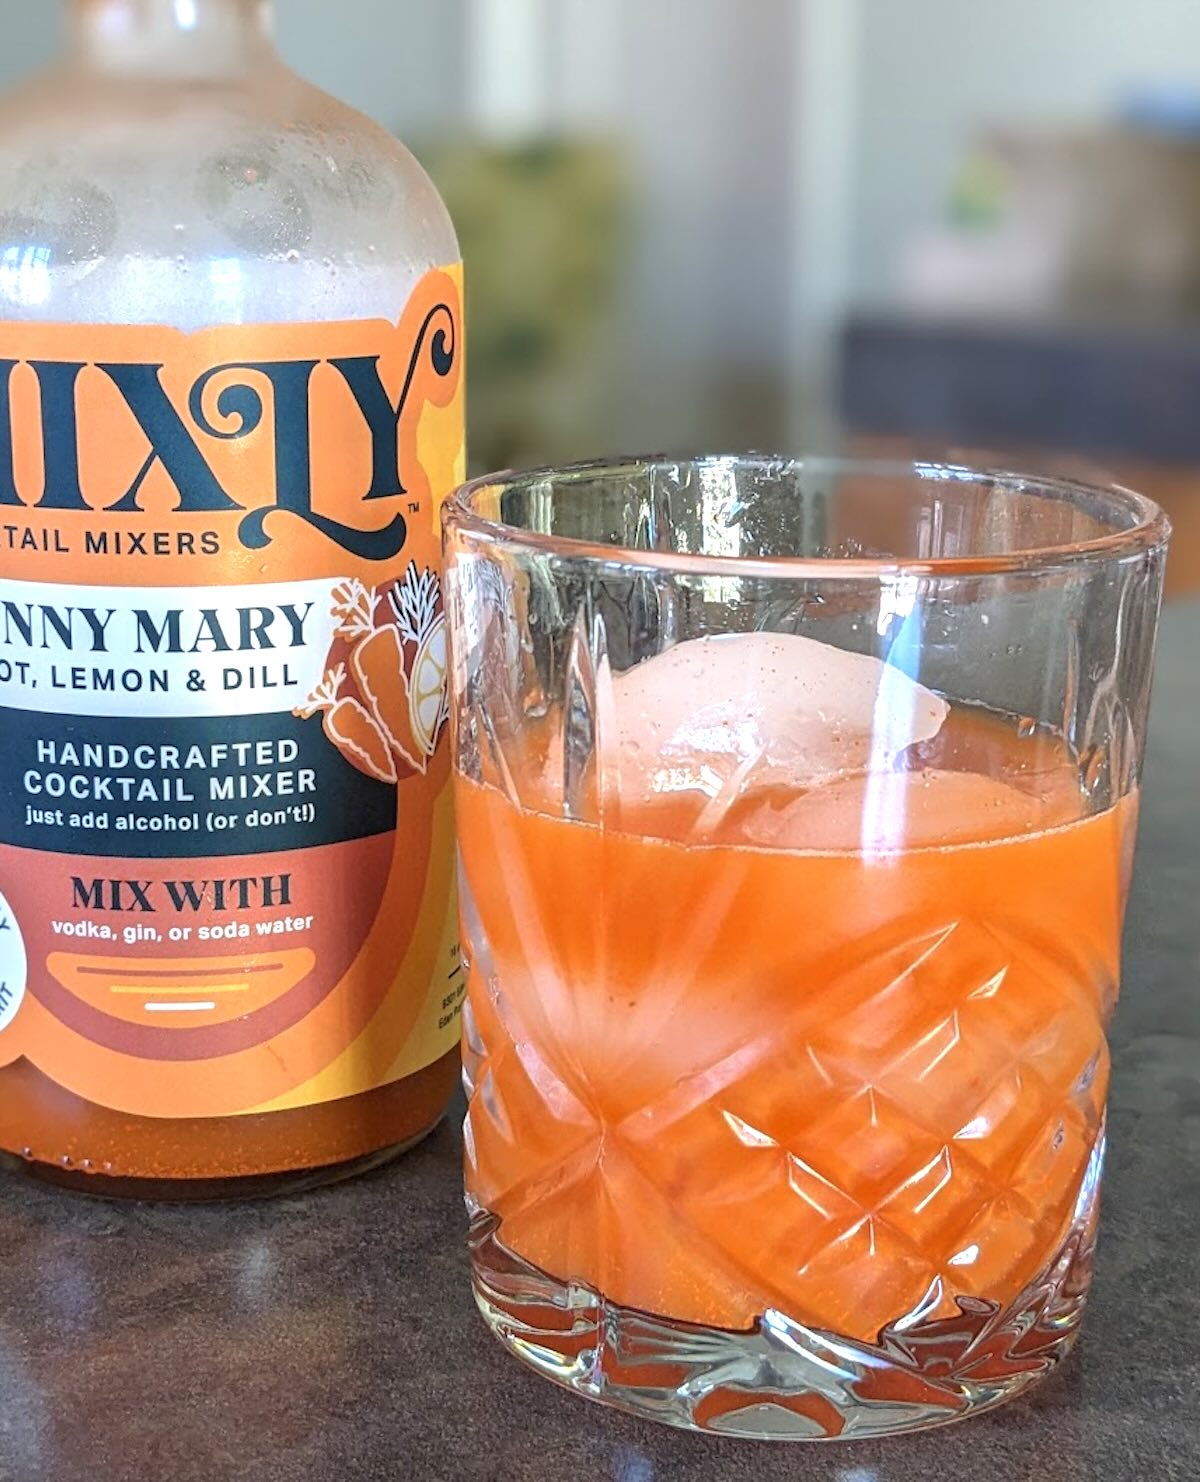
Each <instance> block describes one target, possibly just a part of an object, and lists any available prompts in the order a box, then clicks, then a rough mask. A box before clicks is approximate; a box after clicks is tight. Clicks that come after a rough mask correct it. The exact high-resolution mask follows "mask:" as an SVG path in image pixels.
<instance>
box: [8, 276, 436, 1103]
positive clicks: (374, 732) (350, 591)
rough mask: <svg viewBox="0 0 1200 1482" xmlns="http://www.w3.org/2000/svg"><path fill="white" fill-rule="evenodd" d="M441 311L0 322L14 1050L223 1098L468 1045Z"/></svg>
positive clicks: (164, 1092) (77, 1080) (428, 1059)
mask: <svg viewBox="0 0 1200 1482" xmlns="http://www.w3.org/2000/svg"><path fill="white" fill-rule="evenodd" d="M461 302H462V274H461V270H460V269H459V268H457V267H455V268H449V269H445V270H440V271H437V272H433V273H430V274H428V275H427V276H426V277H425V278H424V279H422V280H421V282H420V283H419V284H418V285H417V287H416V289H415V290H414V292H413V294H412V296H411V298H410V300H409V302H408V305H407V307H406V308H405V310H404V312H403V314H402V316H401V318H400V320H399V322H398V323H389V322H387V321H384V320H377V321H365V320H364V321H354V322H349V323H328V324H287V325H278V324H276V325H257V326H234V327H222V328H218V329H211V330H205V331H202V332H199V333H195V334H184V333H181V332H179V331H176V330H172V329H167V328H145V327H130V326H107V325H63V324H37V325H34V324H3V325H0V737H2V738H3V745H2V748H0V756H2V758H3V765H2V767H0V1066H4V1065H9V1064H12V1063H14V1062H15V1061H16V1060H18V1059H19V1058H21V1057H25V1058H27V1059H28V1060H30V1061H31V1062H32V1063H33V1064H34V1065H35V1066H37V1067H38V1069H40V1070H41V1071H42V1072H44V1073H45V1074H46V1075H47V1076H49V1077H50V1078H51V1079H52V1080H54V1081H56V1082H57V1083H59V1084H60V1085H62V1086H63V1087H65V1088H67V1089H68V1090H70V1091H72V1092H75V1093H77V1094H78V1095H80V1096H82V1097H85V1098H86V1099H87V1100H89V1101H91V1102H93V1103H96V1104H99V1105H103V1106H107V1107H111V1108H114V1109H116V1110H119V1111H125V1112H129V1113H132V1114H136V1115H142V1116H157V1117H224V1116H230V1115H237V1114H240V1113H247V1112H262V1111H269V1110H283V1109H286V1108H295V1107H302V1106H307V1105H312V1104H315V1103H318V1102H323V1101H328V1100H332V1099H335V1098H338V1097H343V1096H348V1095H352V1094H355V1093H357V1092H362V1091H367V1090H370V1089H372V1088H375V1087H378V1086H382V1085H386V1084H389V1083H390V1082H392V1081H395V1080H398V1079H400V1078H402V1077H404V1076H407V1075H410V1074H412V1073H413V1072H415V1071H417V1070H419V1069H421V1068H423V1067H424V1066H426V1065H428V1064H430V1063H432V1062H433V1061H434V1060H436V1059H438V1058H439V1057H440V1056H442V1055H443V1054H445V1053H446V1052H447V1051H448V1050H450V1049H452V1048H453V1046H454V1045H455V1043H456V1041H457V1034H458V1016H459V1000H460V997H461V993H462V978H461V974H460V970H459V965H458V949H457V936H456V930H457V923H456V911H455V904H454V901H453V899H452V896H453V871H454V846H453V834H452V823H451V816H450V799H449V787H448V783H449V759H448V750H449V747H448V743H447V740H446V735H445V724H446V718H447V701H446V630H445V620H444V617H443V614H442V597H441V586H440V580H439V575H438V572H439V564H440V563H439V549H438V542H439V534H440V528H439V504H440V501H441V500H442V498H443V497H444V496H445V494H446V493H447V492H448V491H449V490H450V489H451V488H452V487H453V486H454V485H455V484H457V483H458V482H460V481H461V479H462V477H463V473H464V468H463V364H462V362H463V335H462V315H461Z"/></svg>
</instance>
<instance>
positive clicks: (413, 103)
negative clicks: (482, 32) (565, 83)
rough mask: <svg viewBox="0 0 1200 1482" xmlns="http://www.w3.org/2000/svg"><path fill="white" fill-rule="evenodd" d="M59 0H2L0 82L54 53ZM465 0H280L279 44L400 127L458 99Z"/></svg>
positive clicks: (427, 119)
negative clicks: (338, 1) (337, 1)
mask: <svg viewBox="0 0 1200 1482" xmlns="http://www.w3.org/2000/svg"><path fill="white" fill-rule="evenodd" d="M65 11H66V5H65V0H0V16H2V17H3V26H4V30H3V44H2V45H0V88H3V87H7V86H9V85H10V84H11V83H13V82H15V81H17V80H18V79H19V78H21V77H23V76H24V75H25V74H26V73H28V72H31V71H33V69H34V68H35V67H39V66H41V65H43V64H44V63H45V62H48V61H50V60H51V58H52V57H53V56H54V54H55V51H56V49H57V47H58V44H59V36H60V34H61V30H62V25H63V16H64V14H65ZM463 15H464V5H463V3H462V0H341V3H336V0H280V3H279V4H278V5H277V6H276V8H275V30H276V36H277V39H278V41H279V48H280V50H281V51H282V52H283V54H284V56H285V57H286V58H287V60H288V62H289V63H290V64H291V65H292V66H293V67H295V68H296V70H297V71H298V72H301V73H303V75H304V76H305V77H309V78H311V79H312V81H313V82H315V83H316V84H317V85H318V87H323V88H325V89H326V90H327V91H329V92H332V93H336V94H337V95H338V96H339V97H341V98H344V99H345V100H346V101H347V102H348V103H351V104H353V106H354V107H355V108H360V109H361V110H362V111H363V112H364V113H369V114H370V115H371V116H372V117H373V118H376V119H378V120H379V122H380V123H382V124H384V125H386V126H387V127H388V128H391V129H393V130H396V131H398V132H403V131H406V130H407V131H410V132H411V131H413V130H418V131H424V130H426V129H429V128H435V127H438V126H439V125H441V124H444V123H445V122H446V121H448V120H450V119H453V118H456V117H458V116H459V115H460V114H461V111H462V108H463V84H462V67H461V62H460V58H461V55H462V47H463Z"/></svg>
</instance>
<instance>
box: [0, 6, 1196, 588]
mask: <svg viewBox="0 0 1200 1482" xmlns="http://www.w3.org/2000/svg"><path fill="white" fill-rule="evenodd" d="M276 9H277V16H278V34H279V40H280V44H281V47H282V50H283V52H284V54H285V55H286V57H287V58H288V60H289V61H290V62H291V63H292V64H293V65H294V66H295V67H296V68H297V69H298V70H300V71H301V72H303V73H304V74H306V75H307V76H308V77H310V78H312V79H313V80H314V81H315V82H317V83H319V84H320V85H322V86H324V87H327V88H328V89H330V90H331V91H333V92H335V93H337V94H339V95H340V96H342V97H344V98H346V99H347V100H348V101H350V102H351V103H353V104H355V105H356V106H358V107H360V108H361V109H363V110H364V111H365V112H367V113H369V114H371V115H373V116H374V117H375V118H377V119H378V120H379V121H380V122H381V123H383V124H384V125H386V126H387V127H388V128H389V129H392V130H394V131H395V132H397V133H398V134H400V135H401V136H402V137H403V138H404V139H405V140H406V141H407V142H408V143H409V144H411V145H412V147H413V148H415V149H416V151H417V153H418V154H419V155H420V156H421V158H422V159H423V160H424V162H425V163H426V165H427V166H428V168H429V169H430V171H431V172H432V173H433V175H434V176H435V178H436V179H437V180H438V182H439V184H440V185H441V187H442V189H443V191H444V192H445V194H446V195H447V197H448V199H449V200H450V202H451V205H452V208H453V210H454V212H455V214H456V217H457V219H458V221H459V225H460V230H461V235H462V238H463V243H464V249H465V255H466V258H467V263H468V271H469V275H470V276H469V280H468V281H469V284H470V292H471V303H470V316H471V344H472V357H473V367H472V374H473V381H472V409H471V416H472V456H473V461H474V463H475V465H476V466H477V468H483V467H497V466H501V465H507V464H513V463H530V462H543V461H547V460H550V459H562V458H569V457H582V456H585V455H589V454H594V453H599V452H613V451H617V450H623V451H649V450H660V449H661V450H669V451H685V450H699V449H701V448H704V449H707V450H713V451H715V450H722V451H724V450H729V451H732V450H741V449H746V448H758V449H769V450H771V451H792V450H795V449H797V448H802V447H808V448H810V449H820V450H823V451H827V450H830V449H831V448H834V447H836V446H843V445H845V444H846V443H849V444H851V445H855V446H863V447H868V448H873V449H874V448H879V449H896V450H898V451H902V452H905V453H910V452H916V453H920V454H928V455H945V454H950V455H952V456H955V455H962V456H968V455H969V456H983V457H986V458H987V459H988V460H989V461H991V462H1004V463H1009V464H1018V463H1019V464H1024V465H1026V466H1034V465H1036V466H1038V467H1039V468H1046V467H1049V468H1056V469H1060V470H1062V471H1083V472H1089V473H1095V474H1101V475H1106V476H1110V477H1116V478H1120V479H1122V480H1124V481H1127V482H1133V483H1135V484H1138V485H1141V486H1142V487H1144V488H1146V489H1147V491H1148V492H1150V493H1152V494H1154V495H1155V496H1156V497H1158V498H1159V499H1160V500H1162V502H1163V503H1165V504H1166V505H1167V506H1168V508H1169V509H1170V511H1171V513H1172V515H1173V517H1174V520H1175V523H1176V527H1177V532H1178V539H1177V546H1176V554H1175V557H1174V561H1173V569H1172V573H1171V583H1172V589H1173V591H1176V592H1178V591H1182V590H1185V589H1187V588H1189V587H1194V588H1200V3H1197V0H1137V3H1136V4H1134V3H1133V0H1049V3H1047V0H970V3H964V0H344V3H342V4H339V5H335V4H331V3H329V0H277V7H276ZM58 21H59V14H58V7H57V6H56V5H53V4H45V3H40V4H22V5H20V6H15V5H14V6H10V7H9V13H8V14H7V15H6V26H5V40H4V47H3V50H2V51H0V84H7V83H8V82H10V81H12V80H15V79H16V78H17V77H18V76H20V75H21V74H22V73H23V72H25V71H27V70H30V69H31V68H33V67H34V66H36V65H38V64H39V63H41V62H42V61H44V60H46V59H48V58H49V57H50V56H51V55H52V54H53V51H54V49H55V46H56V44H57V29H56V28H57V25H58Z"/></svg>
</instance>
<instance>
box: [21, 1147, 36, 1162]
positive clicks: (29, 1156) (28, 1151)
mask: <svg viewBox="0 0 1200 1482" xmlns="http://www.w3.org/2000/svg"><path fill="white" fill-rule="evenodd" d="M21 1156H22V1158H24V1159H25V1161H26V1163H32V1162H33V1149H32V1148H22V1149H21Z"/></svg>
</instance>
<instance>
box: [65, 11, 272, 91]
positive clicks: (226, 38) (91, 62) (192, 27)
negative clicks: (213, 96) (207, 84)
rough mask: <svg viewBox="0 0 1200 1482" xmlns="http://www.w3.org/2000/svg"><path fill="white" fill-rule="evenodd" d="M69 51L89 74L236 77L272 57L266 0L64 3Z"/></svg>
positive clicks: (269, 18)
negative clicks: (67, 14)
mask: <svg viewBox="0 0 1200 1482" xmlns="http://www.w3.org/2000/svg"><path fill="white" fill-rule="evenodd" d="M69 35H70V50H71V55H72V58H73V60H74V61H75V63H76V64H77V65H79V66H82V67H84V68H86V69H87V70H89V71H101V72H108V73H118V74H124V75H128V76H138V75H142V76H145V77H148V78H149V77H158V78H162V77H172V78H194V79H195V78H199V79H213V80H219V79H222V78H229V77H238V76H240V75H242V74H244V73H246V72H248V71H251V70H253V69H255V68H258V67H261V66H263V65H264V64H265V63H270V62H271V61H273V60H276V56H275V48H274V45H273V43H272V40H271V6H270V0H71V5H70V31H69Z"/></svg>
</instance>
